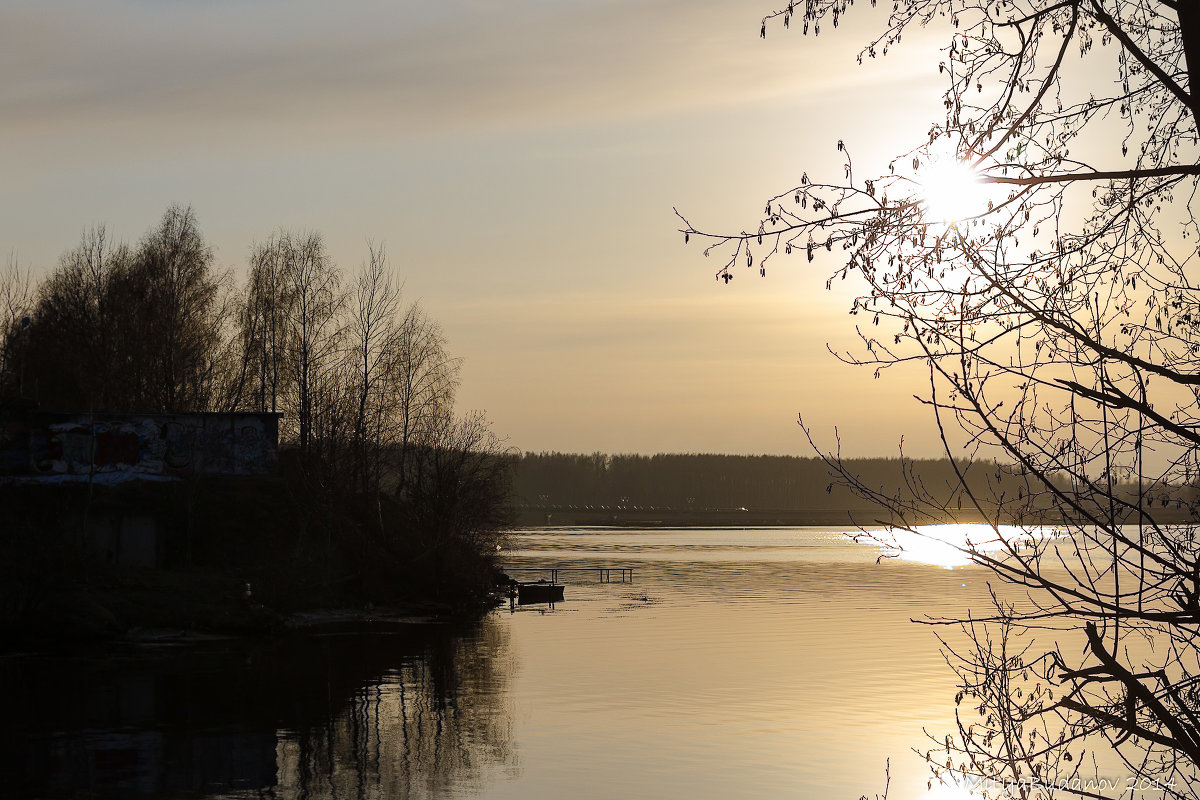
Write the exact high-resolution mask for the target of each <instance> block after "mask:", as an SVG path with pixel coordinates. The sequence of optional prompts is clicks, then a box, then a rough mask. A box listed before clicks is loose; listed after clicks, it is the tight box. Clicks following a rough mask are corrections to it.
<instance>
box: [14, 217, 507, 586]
mask: <svg viewBox="0 0 1200 800" xmlns="http://www.w3.org/2000/svg"><path fill="white" fill-rule="evenodd" d="M0 326H2V327H0V398H4V397H7V398H10V399H11V398H23V399H26V400H32V401H36V403H37V405H38V406H39V407H40V408H42V409H50V410H70V411H89V410H90V411H113V412H160V413H167V412H170V413H185V412H204V411H222V412H225V411H257V412H280V413H282V415H283V416H282V421H281V462H282V464H283V471H284V474H285V477H288V478H290V479H294V480H295V481H296V482H298V485H303V486H304V487H305V489H304V491H300V492H297V497H298V498H299V499H300V502H301V504H302V505H303V506H304V508H305V511H306V514H307V516H306V519H305V524H304V525H302V526H301V527H302V528H305V529H307V530H308V531H309V534H310V538H312V539H313V540H314V541H315V540H320V539H322V538H324V540H325V541H327V542H330V543H331V544H330V547H334V548H340V549H339V552H340V553H341V554H342V555H343V556H344V555H345V554H346V553H354V554H356V555H355V556H354V559H353V560H354V562H355V563H354V564H353V565H352V569H351V570H350V572H351V573H353V574H356V575H359V576H361V574H362V573H363V572H364V571H366V570H373V569H377V568H378V566H379V565H380V564H388V563H392V562H397V561H404V562H405V563H416V564H420V568H419V569H420V572H421V575H422V576H423V577H424V579H431V578H430V576H437V575H440V574H442V573H444V572H447V571H450V570H453V569H458V568H460V567H461V566H462V564H463V563H465V562H466V561H472V562H479V564H480V566H481V568H482V567H483V566H485V565H486V564H485V561H486V559H484V560H482V561H481V557H480V554H482V553H487V552H489V551H493V550H494V542H493V540H494V538H495V537H496V535H497V532H498V531H499V530H500V529H501V528H502V527H503V525H504V523H505V519H506V516H505V515H506V509H507V499H508V494H507V493H508V478H507V470H508V466H509V464H508V461H507V460H506V458H504V457H503V456H504V455H505V454H504V448H503V447H502V444H501V442H500V441H499V440H498V439H497V438H496V437H495V436H494V435H493V434H492V432H491V430H490V428H489V426H488V424H487V422H486V420H485V419H484V418H483V417H482V416H481V415H479V414H468V415H466V416H457V415H455V413H454V400H455V392H456V389H457V386H458V374H459V360H458V359H457V358H454V357H453V356H452V355H450V353H449V352H448V349H447V347H446V339H445V336H444V335H443V333H442V330H441V328H440V326H439V325H438V324H437V322H436V321H434V320H432V319H431V318H430V317H429V316H428V315H427V314H426V312H425V311H424V309H423V308H422V307H421V305H420V303H419V302H407V301H405V300H404V298H403V297H402V293H401V285H400V283H399V281H398V279H397V277H396V274H395V272H394V270H393V269H392V268H391V266H390V265H389V263H388V259H387V255H386V252H385V250H384V248H383V247H382V246H377V245H369V246H368V248H367V253H366V256H365V259H364V262H363V264H362V265H361V267H360V268H359V269H357V270H356V271H351V272H349V273H348V272H347V271H345V270H343V269H342V268H341V267H340V266H339V265H337V264H335V263H334V261H333V259H332V258H331V256H330V254H329V252H328V251H327V249H326V246H325V242H324V240H323V239H322V237H321V235H320V234H318V233H315V232H296V231H287V230H280V231H277V232H275V233H273V234H272V235H270V236H269V237H267V238H266V239H264V240H262V241H260V242H258V243H257V244H255V245H253V247H252V248H251V255H250V259H249V264H248V265H247V271H246V278H245V280H244V281H243V282H239V281H238V280H236V279H235V277H234V275H233V272H232V270H229V269H219V268H218V267H217V264H216V259H215V257H214V254H213V250H212V248H211V246H209V244H208V243H207V242H206V241H205V239H204V237H203V235H202V233H201V231H200V229H199V226H198V224H197V220H196V215H195V213H194V212H193V211H192V209H191V208H189V207H183V206H171V207H170V208H168V209H167V211H166V212H165V213H164V215H163V217H162V219H161V220H160V221H159V222H158V223H157V224H156V225H154V226H153V227H152V228H151V229H150V230H149V231H148V232H147V233H146V234H145V236H143V237H142V239H141V240H140V241H139V242H138V243H137V244H136V245H129V244H127V243H125V242H120V241H117V240H115V239H114V237H113V236H112V235H111V233H110V232H109V231H108V230H107V229H106V228H105V227H104V226H97V227H94V228H91V229H90V230H87V231H85V232H84V233H83V235H82V237H81V239H80V241H79V243H78V244H77V245H76V246H75V247H73V248H71V249H70V250H68V251H66V252H65V253H64V254H63V255H62V257H61V258H60V260H59V263H58V265H57V267H56V268H55V269H53V270H52V271H51V272H50V273H49V274H47V275H46V276H45V277H44V278H42V279H41V280H34V279H33V277H32V273H31V270H30V269H29V268H28V267H24V268H22V267H21V266H19V265H18V264H17V263H16V262H15V261H12V260H10V262H9V264H8V266H7V268H6V269H5V271H4V272H3V273H0ZM322 520H323V521H322ZM314 527H317V528H328V529H329V530H326V531H325V535H324V537H322V536H320V535H313V534H312V530H313V528H314ZM337 540H340V541H337ZM325 555H328V554H325ZM325 555H323V556H321V557H322V558H324V557H325ZM389 556H390V558H389ZM383 579H384V578H381V580H383Z"/></svg>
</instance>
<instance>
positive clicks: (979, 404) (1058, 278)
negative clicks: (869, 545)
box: [680, 0, 1200, 797]
mask: <svg viewBox="0 0 1200 800" xmlns="http://www.w3.org/2000/svg"><path fill="white" fill-rule="evenodd" d="M848 5H849V4H848V3H847V2H845V0H836V1H831V0H807V1H806V2H800V3H789V5H788V6H787V7H786V8H784V9H781V10H778V11H775V12H773V13H771V14H769V15H768V16H767V17H766V18H765V19H764V20H763V26H762V31H761V32H762V35H764V36H765V35H766V32H767V30H768V28H769V27H771V26H773V25H775V24H777V23H781V24H782V25H783V26H785V27H792V26H799V27H802V28H803V30H804V33H806V34H808V33H812V34H813V35H816V34H817V33H819V32H820V26H821V24H822V23H825V24H826V25H827V26H828V25H833V26H836V25H837V24H838V22H839V20H840V18H842V16H843V15H844V14H846V13H847V11H848ZM927 24H928V25H934V26H939V28H940V29H943V30H944V31H945V33H946V37H947V44H946V46H945V47H944V48H943V49H942V54H943V56H942V60H941V62H940V63H939V64H937V65H936V67H937V69H938V70H939V71H940V72H941V73H942V75H943V76H944V79H945V80H946V81H947V84H948V85H947V89H946V92H945V94H944V98H943V100H944V102H943V105H944V110H945V116H944V118H943V119H941V120H938V121H936V122H934V124H933V125H932V126H931V128H930V131H929V135H928V139H927V140H926V141H924V142H922V143H920V144H919V146H917V147H915V148H914V149H912V150H908V151H904V152H899V153H897V154H896V157H895V160H893V161H892V162H891V163H890V164H889V165H888V167H887V169H886V171H884V170H882V169H881V170H880V172H881V173H883V174H879V175H877V176H875V177H872V178H869V179H860V178H859V175H858V174H857V173H856V172H855V170H854V168H853V164H852V161H851V159H850V157H849V153H848V152H847V151H846V148H845V147H844V145H843V143H842V142H840V141H839V142H838V143H837V149H838V151H840V156H839V157H838V161H837V162H835V167H836V168H837V169H838V172H839V174H838V175H837V177H836V179H834V180H824V181H814V180H810V179H809V177H808V175H807V174H803V175H802V176H801V178H800V181H799V183H798V185H796V186H795V187H793V188H791V189H789V190H788V191H786V192H783V193H781V194H779V195H777V196H775V197H773V198H771V199H770V200H769V201H768V203H767V206H766V209H765V214H764V216H763V217H762V219H761V220H760V222H759V224H758V227H757V229H756V230H754V231H753V232H749V233H747V232H742V233H739V234H735V235H727V234H721V233H714V232H711V231H705V230H701V229H699V228H697V227H696V226H694V225H692V224H691V223H690V222H688V221H687V219H685V218H684V217H682V216H681V217H680V219H681V220H682V221H683V224H682V226H681V228H680V232H681V233H683V234H684V237H685V241H690V240H691V239H698V240H700V241H702V242H703V243H704V246H705V248H706V249H705V254H706V255H709V254H714V255H718V256H720V259H721V261H720V264H721V266H720V269H719V271H718V273H717V278H718V279H719V280H723V281H725V282H726V283H728V282H729V281H730V280H732V279H733V277H734V275H735V274H736V271H737V270H738V269H739V268H741V267H742V266H743V265H745V267H749V268H751V269H758V270H759V273H760V274H762V275H765V272H766V265H767V263H768V262H769V261H771V260H772V259H774V258H775V257H776V256H777V255H779V254H780V253H781V252H782V253H783V254H797V255H798V254H799V253H800V252H801V251H802V252H803V253H804V255H805V257H806V259H807V261H813V260H814V259H815V258H817V257H818V256H819V255H821V254H822V251H833V250H834V248H835V247H836V248H837V252H838V253H839V254H840V255H841V258H839V260H838V262H837V264H836V266H835V267H834V270H833V271H832V274H831V276H830V279H829V280H830V282H829V283H828V284H827V287H828V286H831V285H832V282H833V281H834V280H843V279H846V278H848V277H849V276H854V277H855V279H856V280H858V281H859V282H860V285H861V286H862V291H861V294H860V295H859V296H858V297H857V298H856V299H855V300H854V301H853V305H852V308H851V309H850V313H851V314H852V315H856V316H857V317H858V318H859V319H863V318H865V319H867V320H868V321H869V322H868V323H866V324H861V325H860V326H859V327H858V329H857V330H858V334H859V337H860V340H861V347H860V348H858V349H856V350H855V351H854V352H850V353H843V354H841V357H842V358H843V359H845V360H846V361H849V362H851V363H855V364H861V365H866V366H868V367H870V368H873V369H875V370H876V371H877V374H878V373H879V372H881V371H885V370H887V369H888V368H889V367H892V366H895V365H897V364H901V363H916V364H921V365H923V366H924V368H925V369H926V370H927V373H928V390H927V391H926V392H925V393H924V395H923V397H922V398H921V401H922V402H924V403H925V404H927V405H928V407H929V409H930V410H931V412H932V414H933V418H934V424H935V425H936V427H937V431H938V433H939V435H940V437H941V441H942V444H943V446H944V447H945V449H946V452H947V455H949V456H951V457H952V460H951V463H953V464H955V465H956V466H957V465H960V464H961V462H960V461H958V460H955V459H958V458H961V456H962V454H963V452H964V451H963V449H961V448H962V445H963V443H964V442H965V444H966V448H967V449H966V452H967V453H969V454H970V455H972V456H973V457H974V458H975V459H977V461H979V462H982V461H984V460H985V459H986V465H985V464H983V463H977V465H976V466H974V467H962V468H961V470H960V473H959V475H958V482H959V483H960V485H961V494H960V497H961V499H962V502H963V503H964V504H966V505H967V506H968V507H973V508H974V509H975V510H977V511H979V512H980V513H981V514H984V515H985V516H986V517H987V518H988V519H990V520H991V521H992V524H991V526H990V529H989V530H988V531H987V532H986V533H976V534H974V535H973V538H972V539H971V540H969V541H964V542H963V543H961V547H962V549H963V550H964V551H965V552H967V553H968V554H969V555H970V556H971V557H972V559H973V560H974V561H975V562H976V563H979V564H982V565H984V566H986V567H987V568H989V569H990V570H991V571H992V572H993V573H995V575H997V576H998V577H1000V578H1002V579H1003V580H1004V581H1005V582H1007V583H1008V584H1009V586H1008V587H1007V588H1003V589H1001V590H998V592H997V596H996V600H995V608H994V609H992V610H991V611H990V612H989V613H988V615H987V616H986V618H984V619H980V618H979V617H978V615H976V616H975V618H974V619H973V620H971V621H970V622H969V623H968V624H963V626H962V627H963V630H964V632H965V633H966V635H967V640H966V644H964V643H963V640H962V639H959V638H954V637H952V636H949V635H948V636H946V637H945V639H944V641H945V644H946V647H947V649H948V656H949V659H950V661H951V663H952V664H954V665H955V666H956V669H957V670H958V674H959V677H960V679H961V682H962V686H961V687H960V688H961V693H960V695H959V700H960V702H963V703H964V704H965V705H964V706H963V714H962V717H961V718H960V724H959V730H958V733H957V736H954V737H950V738H945V739H939V740H938V741H939V746H940V752H931V753H929V758H930V761H931V763H933V764H935V765H937V768H936V770H935V771H936V772H937V773H938V774H939V775H940V776H942V777H948V776H950V775H954V776H957V778H958V779H963V778H977V779H989V780H993V781H999V782H1001V783H997V784H994V785H1003V784H1002V782H1004V781H1008V782H1009V784H1008V788H1007V789H1006V790H1005V791H1010V792H1011V795H1009V796H1021V797H1026V796H1037V795H1036V792H1037V791H1039V789H1037V788H1036V787H1037V786H1038V785H1039V783H1038V782H1041V784H1042V785H1044V784H1046V783H1050V784H1053V785H1060V786H1062V785H1065V786H1066V787H1067V788H1066V789H1065V790H1064V791H1063V792H1062V794H1063V796H1070V795H1078V796H1091V797H1096V796H1098V797H1109V796H1112V797H1116V796H1119V795H1121V794H1122V792H1124V796H1128V795H1129V791H1130V785H1129V784H1128V783H1127V782H1126V781H1114V782H1113V783H1115V785H1108V784H1106V783H1105V782H1104V781H1102V780H1100V779H1099V778H1098V777H1097V776H1098V775H1103V774H1107V775H1110V776H1111V775H1113V774H1114V772H1113V771H1112V770H1111V769H1110V770H1109V771H1108V772H1107V773H1105V772H1104V766H1103V765H1104V764H1106V763H1110V762H1111V761H1112V760H1113V759H1120V760H1122V761H1123V762H1124V765H1125V767H1126V768H1127V774H1128V775H1130V776H1132V777H1134V778H1136V780H1138V781H1141V783H1140V784H1137V785H1135V786H1134V788H1135V789H1144V788H1151V789H1154V790H1156V791H1159V790H1160V791H1161V793H1162V795H1163V796H1174V797H1185V796H1187V797H1191V796H1194V794H1193V792H1194V791H1195V786H1196V785H1197V781H1198V780H1200V775H1198V767H1200V694H1198V693H1200V688H1198V685H1200V647H1198V644H1197V642H1198V640H1197V636H1196V634H1197V626H1198V625H1200V542H1198V540H1197V532H1198V529H1197V527H1196V526H1195V525H1192V524H1183V525H1175V526H1168V525H1166V524H1165V523H1164V522H1163V521H1162V519H1161V515H1162V510H1163V507H1164V506H1165V505H1167V504H1172V505H1179V504H1189V507H1188V508H1187V509H1185V510H1187V511H1188V512H1190V513H1189V515H1188V516H1189V517H1191V518H1194V517H1195V507H1194V505H1190V504H1192V502H1193V501H1192V498H1193V497H1194V491H1193V487H1194V486H1195V484H1196V481H1197V474H1198V470H1200V448H1198V445H1200V402H1198V400H1197V398H1198V397H1200V394H1198V391H1200V389H1198V387H1200V335H1198V333H1200V332H1198V329H1197V326H1198V325H1200V294H1198V293H1197V290H1196V287H1194V286H1193V285H1192V277H1193V275H1194V273H1195V271H1196V265H1197V249H1196V240H1197V238H1200V226H1198V225H1197V222H1196V218H1195V214H1194V206H1193V203H1194V202H1195V196H1196V187H1197V176H1200V164H1198V163H1197V153H1198V150H1197V144H1198V142H1197V132H1198V125H1197V121H1198V120H1200V7H1197V5H1196V4H1194V3H1190V2H1184V1H1183V0H1178V1H1176V0H1018V1H1017V2H1009V1H1008V0H1004V1H1002V2H976V1H974V0H897V2H895V3H894V4H893V6H892V10H891V11H890V13H889V15H888V21H887V23H886V26H885V28H884V31H883V33H882V34H881V35H880V36H879V37H878V38H877V39H875V40H874V41H872V42H870V43H869V44H868V45H867V47H865V48H864V49H863V50H862V52H861V53H860V54H859V61H860V63H861V62H862V61H863V60H864V59H871V58H876V57H881V56H883V55H885V54H887V53H888V52H889V51H890V50H891V48H893V47H895V46H896V45H897V44H898V43H899V42H900V40H901V37H902V35H903V34H905V33H907V32H909V31H911V30H913V29H914V28H915V27H917V26H925V25H927ZM930 66H931V69H932V68H933V66H934V65H930ZM831 149H832V148H831ZM802 424H803V423H802ZM805 430H806V433H808V430H807V428H806V429H805ZM810 438H811V435H810ZM826 458H827V459H828V461H829V463H830V464H831V465H832V466H834V467H835V469H836V468H838V467H839V465H840V461H839V458H838V454H837V453H836V452H832V453H826ZM996 461H999V462H1001V463H1003V464H1006V465H1009V466H1007V467H1005V468H1004V469H1007V470H1009V471H1011V472H1014V473H1016V474H1017V475H1018V476H1020V477H1021V478H1022V481H1021V485H1020V488H1019V489H1018V490H1017V491H1016V492H1012V491H1011V489H1010V490H1009V491H1007V492H1004V493H1001V492H999V491H996V492H992V493H990V496H985V495H986V494H988V493H987V492H985V491H983V490H981V489H980V488H979V487H980V483H979V482H978V481H969V480H967V477H968V476H967V473H969V472H971V471H972V470H974V471H975V472H979V470H980V469H981V468H985V467H986V469H987V470H991V471H993V472H994V471H995V470H996V469H997V467H996V466H995V462H996ZM842 475H843V478H844V480H845V481H846V482H848V483H850V484H855V483H856V482H855V480H854V478H853V475H851V474H850V473H849V472H848V471H847V470H844V469H843V470H842ZM1122 482H1125V483H1126V485H1132V487H1133V490H1132V491H1119V490H1118V488H1117V487H1118V484H1119V483H1122ZM857 488H858V489H860V490H862V491H864V492H866V491H868V490H867V487H865V486H862V485H861V484H860V485H858V486H857ZM874 499H876V500H877V501H879V502H880V503H881V504H883V505H884V506H885V507H887V510H888V513H889V515H890V516H891V517H892V518H893V519H896V518H898V519H901V520H902V521H903V522H902V524H901V525H900V526H899V527H902V528H908V529H911V530H917V526H918V525H919V524H921V523H926V522H940V521H945V520H946V519H947V518H948V517H950V516H952V515H953V511H954V510H955V509H953V508H951V507H947V505H946V504H945V503H941V502H931V501H932V500H933V498H930V497H929V496H928V495H926V496H924V498H923V497H922V496H921V493H920V492H917V493H916V496H915V497H903V498H902V497H900V496H886V495H882V494H875V495H874ZM923 499H924V500H925V501H927V502H923ZM1047 506H1053V508H1054V509H1056V512H1055V514H1054V516H1053V521H1054V522H1056V523H1058V526H1059V527H1058V528H1057V530H1056V532H1055V534H1054V535H1053V536H1051V535H1047V532H1046V531H1045V530H1044V529H1043V528H1042V527H1041V525H1040V523H1042V522H1046V521H1049V520H1048V515H1047V514H1046V513H1045V511H1044V509H1045V508H1046V507H1047ZM1004 523H1016V524H1017V526H1016V527H1006V526H1005V525H1004ZM923 530H924V529H921V530H918V531H917V532H918V533H920V532H921V531H923ZM1047 628H1049V629H1051V630H1050V631H1049V632H1048V631H1047V630H1045V629H1047ZM1082 751H1087V752H1088V753H1097V756H1096V758H1097V759H1099V762H1098V763H1099V764H1100V765H1101V766H1093V765H1092V763H1091V761H1090V760H1088V761H1087V762H1086V763H1087V766H1085V760H1083V759H1080V757H1079V756H1080V754H1081V752H1082ZM1088 792H1090V793H1091V794H1088Z"/></svg>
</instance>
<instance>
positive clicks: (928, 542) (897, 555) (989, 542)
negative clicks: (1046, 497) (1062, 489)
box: [877, 523, 1055, 569]
mask: <svg viewBox="0 0 1200 800" xmlns="http://www.w3.org/2000/svg"><path fill="white" fill-rule="evenodd" d="M1054 535H1055V532H1054V530H1053V529H1049V528H1021V527H1017V526H1014V525H1001V526H999V528H992V526H990V525H983V524H978V523H973V524H963V523H950V524H945V525H919V526H917V527H916V528H914V529H913V530H911V531H909V530H893V531H890V532H888V533H887V534H882V533H881V534H880V535H879V537H878V539H877V541H878V542H879V543H880V545H881V549H882V550H883V552H884V554H885V555H887V556H888V557H889V558H894V559H896V560H898V561H911V562H915V563H918V564H930V565H932V566H937V567H942V568H943V569H954V568H955V567H965V566H967V565H968V564H971V563H972V561H971V556H970V553H971V552H972V551H973V552H976V553H985V554H986V553H999V552H1001V551H1003V550H1004V549H1005V547H1006V542H1008V543H1015V544H1018V545H1021V544H1023V543H1027V542H1028V541H1030V540H1031V539H1042V538H1045V537H1049V536H1054Z"/></svg>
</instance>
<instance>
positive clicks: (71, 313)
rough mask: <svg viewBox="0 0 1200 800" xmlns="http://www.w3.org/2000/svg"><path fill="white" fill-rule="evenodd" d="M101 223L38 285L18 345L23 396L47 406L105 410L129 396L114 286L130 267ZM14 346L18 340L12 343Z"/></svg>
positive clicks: (123, 247) (122, 247) (128, 259)
mask: <svg viewBox="0 0 1200 800" xmlns="http://www.w3.org/2000/svg"><path fill="white" fill-rule="evenodd" d="M132 258H133V256H132V252H131V251H130V249H129V248H128V247H127V246H126V245H124V244H114V243H113V241H112V238H111V236H110V235H109V233H108V231H107V230H106V229H105V228H104V226H97V227H94V228H92V229H90V230H88V231H85V232H84V233H83V235H82V236H81V238H80V241H79V244H78V245H77V246H76V247H75V248H74V249H72V250H69V251H68V252H66V253H65V254H63V256H62V258H61V259H60V260H59V266H58V269H56V270H55V271H54V272H53V273H51V275H50V276H49V277H47V278H46V279H45V280H43V281H42V282H41V283H40V284H39V285H38V287H37V292H36V302H35V303H34V306H33V309H32V314H31V315H30V316H31V319H30V324H29V326H28V330H27V331H26V332H25V334H24V336H23V338H22V341H21V342H20V347H21V350H20V353H19V356H16V357H18V358H20V359H21V360H22V361H23V362H24V364H25V372H26V379H25V381H24V383H25V392H24V393H25V394H26V395H27V396H28V397H30V398H32V399H34V400H37V401H39V402H41V403H42V404H43V405H47V406H51V407H54V406H58V407H63V408H86V409H101V408H107V407H111V406H115V405H118V404H122V403H124V402H125V401H126V399H127V393H128V383H127V382H126V381H125V379H124V378H125V375H126V371H127V369H128V365H129V363H130V362H131V361H132V359H131V358H129V357H127V356H126V355H124V354H122V353H121V351H120V348H119V342H120V339H121V337H120V334H119V333H118V331H117V325H118V317H119V316H120V314H121V313H123V312H121V311H119V310H118V309H119V307H120V305H121V304H120V302H119V301H118V299H117V295H118V290H117V282H118V281H119V280H120V279H121V276H123V275H125V274H126V273H127V272H128V271H129V269H130V264H131V262H132ZM14 344H15V342H14Z"/></svg>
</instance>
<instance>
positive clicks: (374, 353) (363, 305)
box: [348, 244, 400, 492]
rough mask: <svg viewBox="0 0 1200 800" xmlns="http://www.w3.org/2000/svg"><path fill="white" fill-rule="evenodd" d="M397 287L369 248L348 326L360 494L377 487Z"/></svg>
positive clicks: (378, 250)
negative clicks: (355, 399)
mask: <svg viewBox="0 0 1200 800" xmlns="http://www.w3.org/2000/svg"><path fill="white" fill-rule="evenodd" d="M399 310H400V286H399V284H398V283H397V281H396V279H395V277H394V276H393V275H392V272H391V270H390V268H389V267H388V263H387V254H386V252H385V250H384V248H383V247H382V246H376V245H374V244H372V245H370V247H369V256H368V260H367V263H366V264H364V265H363V268H362V271H361V272H359V274H358V277H357V279H356V280H355V284H354V290H353V296H352V315H351V319H350V324H349V326H348V334H349V338H350V349H351V353H352V357H353V359H354V365H355V377H354V383H355V394H356V395H357V403H356V407H355V409H354V423H353V437H354V441H353V451H354V456H353V459H354V460H353V474H354V478H355V483H356V484H357V486H358V488H359V490H360V491H362V492H368V491H371V490H372V489H378V487H379V464H380V460H381V457H382V448H383V445H384V428H385V425H386V420H387V417H388V414H389V411H390V410H391V405H390V403H389V400H390V399H391V398H390V397H389V394H388V380H387V379H388V370H387V366H388V359H389V358H390V356H391V353H390V352H389V351H390V349H391V348H392V347H394V346H395V344H396V341H397V326H398V322H399V320H398V316H399Z"/></svg>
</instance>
